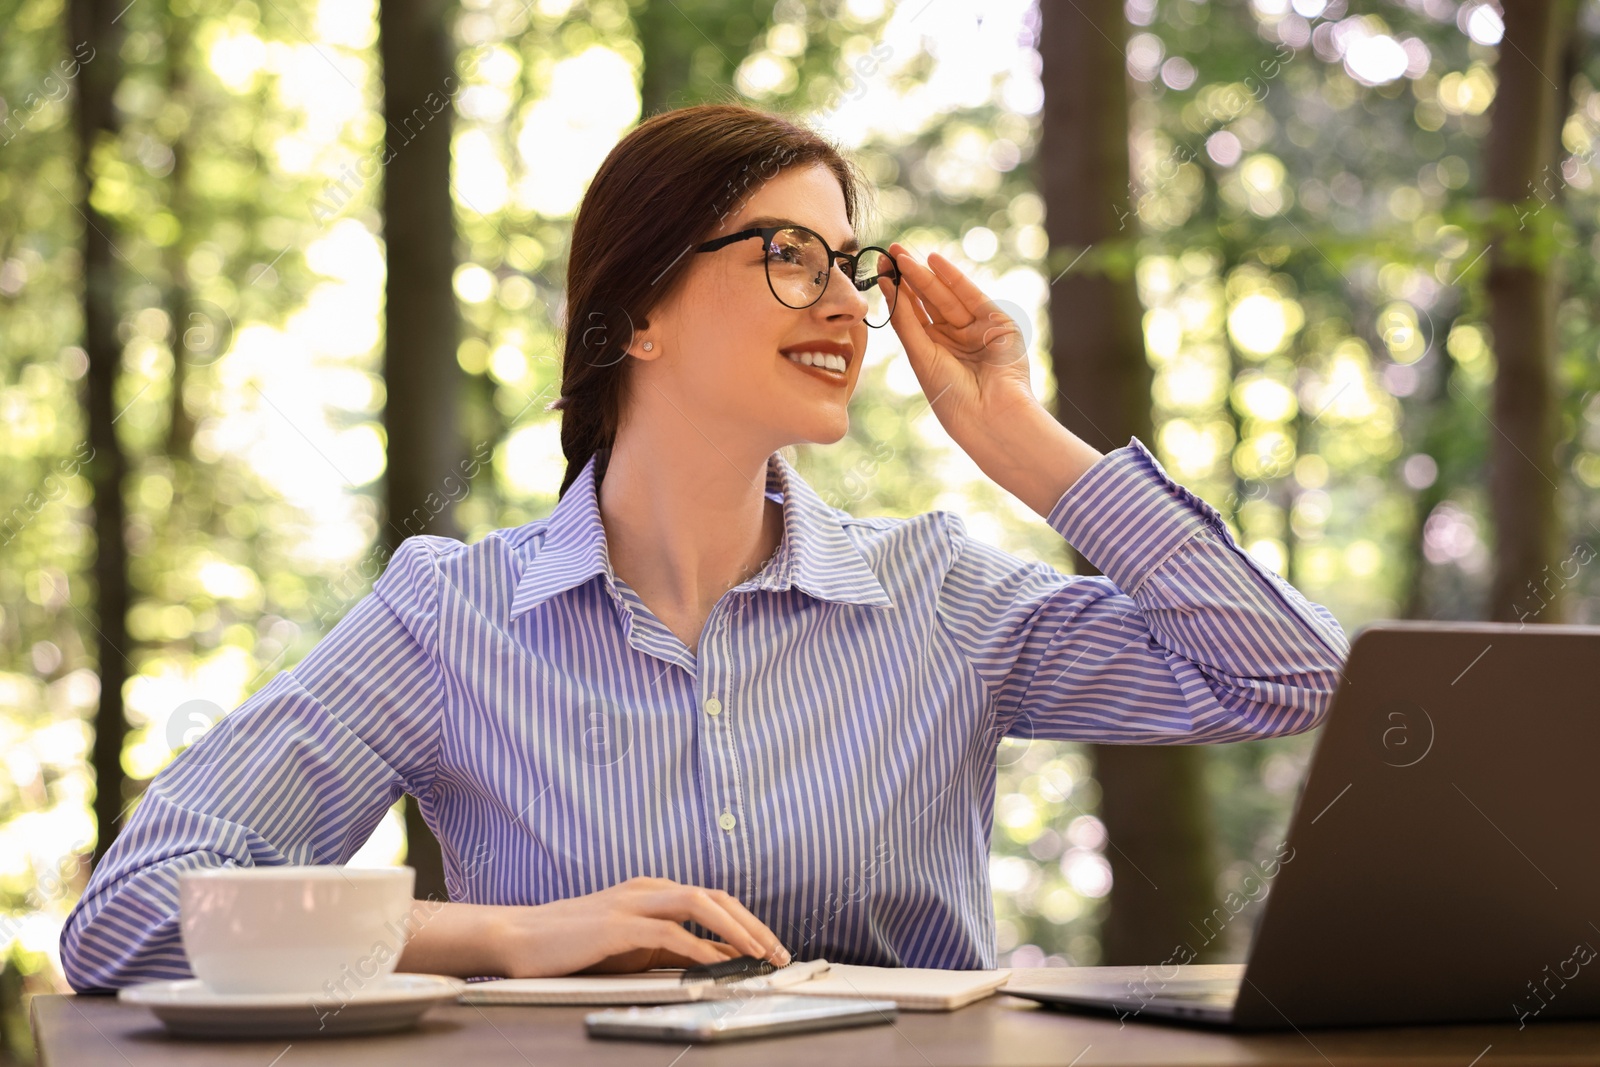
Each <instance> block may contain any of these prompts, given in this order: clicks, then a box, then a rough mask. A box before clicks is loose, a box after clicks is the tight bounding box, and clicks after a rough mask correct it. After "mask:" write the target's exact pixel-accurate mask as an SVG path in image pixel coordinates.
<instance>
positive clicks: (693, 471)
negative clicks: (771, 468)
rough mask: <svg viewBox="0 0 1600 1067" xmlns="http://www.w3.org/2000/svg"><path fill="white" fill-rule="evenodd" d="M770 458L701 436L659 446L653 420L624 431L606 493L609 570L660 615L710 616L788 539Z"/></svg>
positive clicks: (602, 500)
mask: <svg viewBox="0 0 1600 1067" xmlns="http://www.w3.org/2000/svg"><path fill="white" fill-rule="evenodd" d="M770 455H771V453H766V454H761V455H757V454H756V452H755V451H754V450H746V451H745V452H744V453H739V452H737V451H730V450H728V449H726V448H724V449H719V448H717V447H716V446H714V445H713V444H712V443H711V442H710V441H708V440H707V439H706V438H705V437H704V436H702V435H700V434H698V433H696V434H692V435H689V436H677V435H675V436H673V437H672V439H671V440H664V439H659V435H656V434H653V433H652V430H651V423H649V422H640V423H636V424H635V426H633V427H627V428H625V429H624V430H623V431H620V432H619V433H618V435H617V439H616V442H615V444H614V445H613V446H612V450H611V456H610V459H609V461H608V463H607V466H606V472H605V476H604V478H603V479H602V480H601V482H600V491H599V505H600V521H601V525H603V526H604V527H605V531H606V544H607V549H608V551H609V554H610V557H611V566H612V569H613V570H615V571H616V573H617V574H618V576H619V577H621V578H622V580H623V581H625V582H627V583H628V584H629V585H630V586H632V587H633V589H634V591H635V592H637V593H638V594H639V595H640V597H641V598H642V599H644V600H645V602H646V603H648V604H649V605H650V606H651V608H652V609H653V610H657V609H664V610H669V611H672V612H675V613H701V614H703V613H706V612H709V611H710V609H711V608H712V606H713V605H715V604H716V602H717V600H718V599H719V598H720V597H721V596H722V594H723V593H725V592H726V591H727V590H728V589H730V588H732V587H733V586H735V585H738V584H739V583H740V582H742V581H744V580H745V579H746V578H748V577H750V576H751V575H753V574H755V573H756V572H757V571H758V570H760V568H761V566H762V564H764V563H765V562H766V561H767V559H768V558H769V557H770V556H771V555H772V553H773V552H774V551H775V550H776V549H777V547H778V544H779V542H780V541H781V540H782V538H783V511H782V509H781V508H780V507H779V505H777V504H776V503H774V502H772V501H769V500H767V499H766V496H765V490H766V485H767V471H766V467H767V459H768V456H770Z"/></svg>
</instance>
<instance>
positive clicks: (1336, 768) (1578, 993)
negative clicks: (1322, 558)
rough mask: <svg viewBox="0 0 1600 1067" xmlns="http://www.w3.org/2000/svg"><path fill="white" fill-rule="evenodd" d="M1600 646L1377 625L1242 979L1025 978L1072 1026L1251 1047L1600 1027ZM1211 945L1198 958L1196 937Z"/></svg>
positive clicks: (1161, 964)
mask: <svg viewBox="0 0 1600 1067" xmlns="http://www.w3.org/2000/svg"><path fill="white" fill-rule="evenodd" d="M1597 760H1600V626H1571V625H1535V626H1527V625H1522V624H1517V623H1471V622H1451V623H1440V622H1398V621H1395V622H1390V621H1385V622H1381V623H1374V624H1372V625H1370V626H1367V627H1365V628H1363V629H1362V630H1360V631H1359V632H1358V633H1357V635H1356V637H1355V639H1354V640H1353V641H1352V642H1351V647H1350V654H1349V657H1348V659H1347V661H1346V663H1345V670H1344V676H1343V678H1342V680H1341V681H1340V683H1339V686H1338V689H1337V691H1336V692H1335V694H1334V697H1333V704H1332V706H1331V708H1330V709H1329V712H1328V717H1327V720H1326V721H1325V722H1324V724H1323V726H1322V728H1321V736H1320V737H1319V738H1318V741H1317V745H1316V749H1315V751H1314V753H1313V756H1312V760H1311V765H1310V768H1309V770H1308V772H1307V775H1306V779H1305V782H1304V784H1303V785H1302V787H1301V790H1300V794H1299V797H1298V799H1297V802H1296V804H1295V808H1294V813H1293V815H1292V817H1291V819H1290V822H1289V830H1288V834H1287V835H1286V837H1285V840H1284V841H1283V842H1282V843H1281V845H1280V846H1279V847H1278V848H1276V849H1275V850H1273V851H1272V856H1271V858H1270V859H1269V860H1267V861H1266V862H1265V863H1262V864H1260V865H1258V867H1259V870H1260V871H1261V874H1262V878H1261V881H1262V882H1263V883H1264V886H1263V887H1260V891H1255V892H1253V893H1252V897H1251V899H1252V900H1253V901H1255V902H1254V903H1251V902H1249V901H1242V900H1240V899H1239V898H1238V895H1237V894H1236V895H1235V899H1234V900H1233V901H1230V902H1226V903H1225V904H1222V905H1219V907H1218V909H1217V911H1216V912H1214V913H1213V914H1212V915H1209V916H1195V917H1194V918H1193V923H1194V926H1195V927H1196V928H1197V929H1201V928H1204V927H1205V926H1206V924H1207V923H1210V924H1211V925H1212V926H1215V925H1216V924H1217V922H1219V921H1227V918H1228V917H1229V916H1230V913H1232V912H1234V910H1235V908H1236V907H1237V908H1238V909H1239V910H1243V907H1244V906H1248V907H1251V908H1259V909H1260V910H1259V912H1258V913H1257V917H1258V922H1257V926H1256V929H1255V933H1254V937H1253V939H1252V941H1251V944H1250V950H1249V954H1248V957H1247V959H1246V962H1245V963H1244V964H1243V965H1227V966H1220V965H1198V964H1196V965H1189V966H1186V965H1185V964H1186V962H1187V961H1188V960H1192V959H1193V958H1194V953H1193V951H1192V950H1191V951H1188V952H1185V951H1184V950H1185V948H1186V947H1187V946H1179V945H1175V946H1174V952H1173V953H1172V954H1171V955H1170V956H1169V957H1168V958H1167V959H1164V960H1160V961H1151V963H1150V964H1149V965H1146V966H1142V967H1074V968H1061V969H1060V971H1059V973H1058V974H1056V973H1051V972H1050V971H1046V970H1040V969H1034V970H1027V971H1019V972H1017V973H1014V974H1013V976H1012V979H1011V980H1010V981H1009V982H1007V984H1006V985H1005V986H1004V987H1003V988H1002V989H1001V992H1003V993H1006V994H1009V995H1012V996H1019V997H1025V998H1028V999H1030V1000H1035V1001H1038V1002H1040V1003H1043V1004H1046V1005H1049V1006H1051V1007H1056V1008H1064V1009H1073V1010H1087V1011H1098V1012H1111V1013H1114V1014H1116V1015H1117V1016H1119V1017H1121V1018H1123V1019H1134V1018H1157V1019H1163V1020H1170V1021H1178V1022H1185V1023H1192V1024H1200V1025H1206V1026H1214V1027H1223V1028H1228V1029H1236V1030H1267V1029H1288V1028H1291V1027H1293V1028H1306V1027H1313V1026H1316V1027H1331V1026H1372V1025H1385V1024H1403V1023H1434V1022H1464V1021H1477V1022H1499V1023H1504V1022H1511V1021H1516V1022H1518V1023H1519V1024H1520V1026H1522V1027H1525V1026H1528V1025H1533V1024H1535V1023H1537V1022H1544V1021H1547V1020H1551V1019H1574V1018H1592V1017H1600V959H1597V951H1600V840H1597V839H1596V830H1597V828H1600V819H1597V815H1600V801H1597V789H1600V773H1597V769H1596V763H1597ZM1193 940H1194V943H1195V944H1197V945H1198V944H1199V943H1200V941H1201V938H1200V937H1199V936H1196V937H1195V938H1194V939H1193Z"/></svg>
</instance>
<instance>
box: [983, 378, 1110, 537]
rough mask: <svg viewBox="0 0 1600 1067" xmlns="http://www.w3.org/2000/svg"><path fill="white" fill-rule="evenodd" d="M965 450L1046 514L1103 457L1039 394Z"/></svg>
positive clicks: (992, 476)
mask: <svg viewBox="0 0 1600 1067" xmlns="http://www.w3.org/2000/svg"><path fill="white" fill-rule="evenodd" d="M967 454H968V455H970V456H971V457H972V459H973V462H975V463H976V464H977V465H978V468H979V469H980V470H982V471H983V473H984V474H986V475H987V476H988V477H989V478H990V479H991V480H992V481H994V482H995V483H996V484H997V485H999V486H1000V487H1001V488H1002V489H1005V490H1006V491H1007V492H1009V493H1011V494H1012V495H1013V496H1015V497H1016V498H1017V499H1019V500H1021V501H1022V502H1023V503H1024V504H1026V505H1028V507H1029V508H1031V509H1032V510H1033V511H1034V512H1035V513H1037V514H1038V515H1039V516H1041V517H1043V518H1048V517H1049V516H1050V513H1051V511H1052V510H1053V509H1054V508H1055V505H1056V503H1057V502H1058V501H1060V499H1061V497H1062V496H1063V495H1064V494H1065V493H1066V492H1067V490H1069V489H1071V488H1072V487H1073V486H1074V485H1076V484H1077V482H1078V479H1079V478H1081V477H1083V475H1084V474H1085V473H1087V472H1088V470H1089V468H1090V467H1092V466H1094V465H1095V463H1097V462H1098V461H1100V460H1101V459H1103V458H1104V454H1103V453H1101V452H1100V451H1098V450H1097V449H1095V448H1093V447H1091V446H1090V445H1089V444H1087V443H1086V442H1084V441H1083V439H1082V438H1080V437H1078V435H1077V434H1075V433H1073V432H1072V431H1071V430H1069V429H1067V428H1066V427H1065V426H1063V425H1061V423H1060V422H1058V421H1057V420H1056V418H1055V416H1054V415H1052V414H1050V412H1049V411H1047V410H1046V409H1045V407H1044V405H1042V404H1040V403H1039V402H1038V401H1037V400H1034V401H1032V403H1030V404H1025V405H1022V406H1020V407H1018V408H1017V409H1015V410H1014V411H1013V412H1011V413H1009V414H1008V415H1007V416H1006V417H1005V418H1003V419H996V420H994V421H993V422H992V423H991V424H990V425H989V426H988V427H987V428H986V432H985V433H984V434H983V435H982V437H981V439H980V440H979V442H978V443H977V445H976V447H975V448H969V449H967Z"/></svg>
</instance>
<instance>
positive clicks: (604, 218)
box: [550, 103, 867, 496]
mask: <svg viewBox="0 0 1600 1067" xmlns="http://www.w3.org/2000/svg"><path fill="white" fill-rule="evenodd" d="M814 163H820V164H822V165H823V166H826V167H828V168H829V169H830V170H832V171H833V173H834V174H835V176H837V177H838V179H839V185H840V188H841V189H842V190H843V192H844V203H845V214H846V216H847V217H848V218H849V219H850V223H851V225H852V226H854V225H855V224H856V214H857V211H858V205H859V203H860V199H861V195H862V190H863V189H865V188H867V185H866V182H865V181H864V179H863V178H862V176H861V174H860V171H859V170H858V168H857V167H856V166H855V164H854V163H852V162H850V161H849V160H847V159H845V158H844V156H843V155H842V154H841V152H840V151H839V149H838V148H837V147H835V146H834V145H833V144H832V143H831V142H829V141H828V140H827V139H826V138H824V137H823V136H822V135H821V134H819V133H817V132H815V131H814V130H812V129H810V128H808V127H806V126H804V125H803V124H802V122H801V121H800V120H798V119H793V118H790V117H787V116H784V115H780V114H773V113H770V112H765V111H758V110H756V109H754V108H750V107H745V106H743V105H741V104H723V103H717V104H697V105H695V106H693V107H684V108H678V109H676V110H672V111H664V112H661V113H660V114H657V115H653V116H651V117H650V118H649V119H647V120H645V121H644V122H642V123H640V124H639V125H638V126H637V127H635V128H634V129H633V130H632V131H631V132H630V133H629V134H628V135H627V136H626V137H624V138H623V139H622V140H621V141H619V142H617V145H616V147H614V148H612V149H611V152H610V153H609V154H608V155H607V156H606V158H605V162H603V163H601V164H600V169H599V170H598V171H596V172H595V176H594V179H593V181H591V182H590V184H589V188H588V191H587V192H585V193H584V196H583V202H582V203H581V204H580V205H579V208H578V214H577V218H576V219H574V220H573V225H572V242H571V247H570V249H569V251H568V255H567V301H566V310H565V315H564V320H565V326H564V333H565V340H564V343H563V356H562V370H561V396H560V398H559V399H557V400H556V401H555V402H553V403H552V404H551V405H550V408H551V409H552V410H558V411H560V412H561V451H562V452H563V453H564V454H565V455H566V459H567V470H566V474H565V475H564V476H563V477H562V479H561V489H560V492H559V495H561V496H565V495H566V492H567V487H568V486H569V485H571V484H572V481H573V479H574V478H576V477H577V476H578V475H579V474H580V473H581V472H582V470H583V467H584V464H585V463H587V462H588V461H589V457H590V456H594V455H596V454H597V453H598V458H597V459H596V460H595V483H596V484H599V481H600V479H601V478H602V477H603V476H604V474H605V465H606V461H607V460H608V458H609V457H610V451H611V445H612V443H613V442H614V441H615V439H616V435H617V427H618V425H619V423H620V421H621V417H622V410H623V406H624V404H625V402H626V399H627V392H626V386H627V380H628V376H629V371H628V367H629V366H630V364H631V363H632V360H630V359H628V358H627V352H626V348H627V346H628V345H630V344H631V343H632V341H633V331H634V329H635V328H643V327H646V326H648V325H649V318H648V316H649V314H650V312H651V310H652V309H654V308H655V307H656V306H657V305H658V304H659V303H661V301H662V300H663V299H664V298H665V297H666V295H667V294H668V293H670V292H671V291H672V287H673V286H674V285H675V284H677V283H678V282H679V281H680V280H681V279H682V278H683V277H684V275H685V273H686V272H687V271H688V269H689V266H690V264H691V263H692V262H693V258H694V257H693V256H692V255H686V254H685V253H686V252H689V251H690V250H691V249H692V248H693V246H695V245H697V244H700V243H701V242H703V241H706V240H708V239H710V238H711V237H712V236H714V235H715V231H716V229H717V228H718V227H719V226H720V225H721V223H722V221H723V220H724V219H726V218H727V217H728V216H729V215H730V214H732V213H734V212H737V211H738V210H739V209H740V207H741V206H742V204H743V203H744V201H745V199H746V198H747V197H748V196H749V195H751V194H752V193H754V192H755V191H756V190H757V189H758V188H760V187H761V186H762V185H763V184H765V183H766V182H767V181H770V180H771V179H772V178H774V177H776V176H777V174H778V173H779V172H780V171H782V170H784V169H786V168H788V167H795V166H803V165H807V164H814Z"/></svg>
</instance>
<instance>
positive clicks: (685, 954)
mask: <svg viewBox="0 0 1600 1067" xmlns="http://www.w3.org/2000/svg"><path fill="white" fill-rule="evenodd" d="M640 922H641V923H642V924H643V926H642V927H641V928H640V930H639V935H638V943H639V944H640V945H645V946H648V947H650V948H657V949H662V950H664V951H665V952H670V953H672V954H674V955H676V956H678V957H680V958H682V959H685V960H689V961H691V962H693V963H721V962H722V961H723V960H725V959H730V958H731V957H730V956H729V955H728V954H727V953H726V952H724V951H723V949H722V947H721V946H719V945H718V944H717V943H716V942H715V941H707V940H706V939H705V938H703V937H696V936H694V935H693V934H691V933H690V932H689V931H687V930H685V929H684V928H683V927H681V926H679V925H678V924H677V923H675V922H673V921H672V920H671V919H648V918H642V919H641V920H640ZM735 952H737V950H735Z"/></svg>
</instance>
